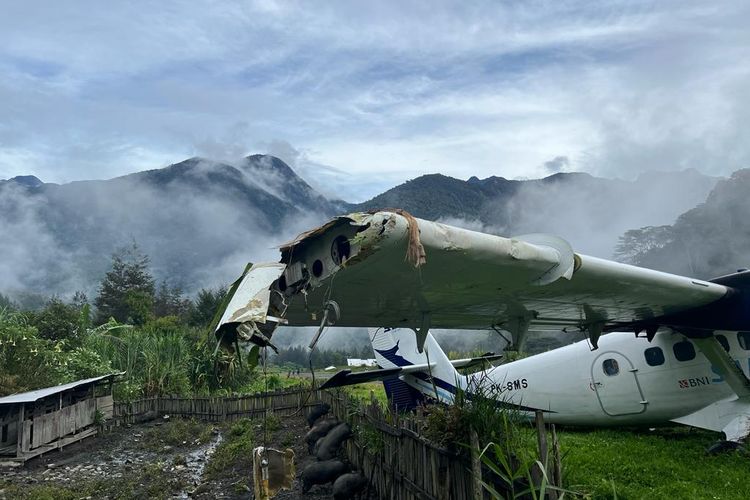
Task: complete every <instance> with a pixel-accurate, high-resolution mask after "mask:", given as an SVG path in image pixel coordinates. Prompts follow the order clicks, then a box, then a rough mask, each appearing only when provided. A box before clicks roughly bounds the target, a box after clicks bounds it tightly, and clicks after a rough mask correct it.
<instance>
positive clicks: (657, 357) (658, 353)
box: [643, 347, 664, 366]
mask: <svg viewBox="0 0 750 500" xmlns="http://www.w3.org/2000/svg"><path fill="white" fill-rule="evenodd" d="M643 357H644V358H646V363H648V366H659V365H663V364H664V351H662V350H661V347H649V348H648V349H646V350H645V351H643Z"/></svg>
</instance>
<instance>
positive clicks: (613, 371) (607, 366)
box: [602, 358, 620, 377]
mask: <svg viewBox="0 0 750 500" xmlns="http://www.w3.org/2000/svg"><path fill="white" fill-rule="evenodd" d="M602 369H603V370H604V374H605V375H608V376H610V377H612V376H614V375H617V374H618V373H620V365H618V364H617V360H616V359H611V358H610V359H605V360H604V363H602Z"/></svg>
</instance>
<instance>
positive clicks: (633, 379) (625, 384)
mask: <svg viewBox="0 0 750 500" xmlns="http://www.w3.org/2000/svg"><path fill="white" fill-rule="evenodd" d="M591 388H592V389H594V391H595V392H596V396H597V398H599V404H600V405H601V407H602V410H603V411H604V413H606V414H607V415H610V416H616V415H633V414H636V413H643V412H644V411H646V405H645V404H644V403H642V401H644V398H643V392H642V391H641V386H640V384H639V383H638V370H637V368H635V366H633V363H631V362H630V360H629V359H628V358H626V357H625V356H624V355H622V354H620V353H619V352H614V351H609V352H605V353H602V354H600V355H599V357H597V358H596V359H595V360H594V364H593V365H592V366H591Z"/></svg>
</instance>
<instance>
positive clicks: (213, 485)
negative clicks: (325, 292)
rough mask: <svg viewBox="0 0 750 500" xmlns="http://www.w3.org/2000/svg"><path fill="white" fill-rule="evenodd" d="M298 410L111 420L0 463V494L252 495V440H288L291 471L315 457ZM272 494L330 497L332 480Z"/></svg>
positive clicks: (275, 444)
mask: <svg viewBox="0 0 750 500" xmlns="http://www.w3.org/2000/svg"><path fill="white" fill-rule="evenodd" d="M307 430H308V428H307V424H306V422H305V420H304V417H303V415H301V414H299V415H296V416H293V417H284V418H272V419H270V420H269V421H268V422H267V427H266V428H264V425H263V422H262V421H261V420H254V421H250V420H240V421H237V422H233V423H225V424H221V425H216V426H215V425H212V424H207V423H203V422H197V421H189V420H180V419H160V420H159V421H154V422H149V423H145V424H140V425H134V426H132V427H123V428H117V429H116V430H114V431H113V432H110V433H107V434H104V435H100V436H96V437H93V438H89V439H86V440H83V441H81V442H79V443H75V444H73V445H71V446H69V447H66V448H65V449H63V450H62V451H60V452H50V453H48V454H46V455H43V456H41V457H38V458H35V459H32V460H30V461H29V462H28V463H27V464H26V465H25V466H24V467H19V468H8V469H0V499H3V500H4V499H8V500H10V499H16V498H39V497H46V498H54V499H55V500H64V499H67V498H71V499H73V498H75V499H79V498H86V497H89V498H146V497H147V498H165V499H169V498H184V499H185V498H198V499H209V498H224V499H249V498H252V496H253V495H252V488H253V482H252V456H251V451H252V449H253V448H254V447H255V446H260V445H263V444H264V441H267V444H268V446H269V447H272V448H278V449H285V448H291V449H292V450H294V453H295V463H296V468H297V476H298V477H299V474H300V473H301V472H302V470H304V468H305V467H306V466H307V465H308V464H310V463H312V462H314V461H315V460H316V459H315V458H314V457H312V456H310V455H309V454H308V453H307V446H306V444H305V442H304V436H305V433H307ZM294 486H295V487H294V489H293V490H292V491H285V492H282V493H280V494H279V495H278V496H277V498H280V499H296V498H332V496H331V495H332V487H331V486H330V485H328V486H314V487H313V488H312V489H311V490H310V491H309V492H308V493H307V494H305V495H302V494H301V491H300V485H299V483H298V481H296V482H295V485H294Z"/></svg>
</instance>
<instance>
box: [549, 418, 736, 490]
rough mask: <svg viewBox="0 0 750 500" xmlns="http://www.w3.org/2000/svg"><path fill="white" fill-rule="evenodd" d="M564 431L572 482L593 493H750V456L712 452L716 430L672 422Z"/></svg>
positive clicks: (562, 438) (567, 469) (569, 481)
mask: <svg viewBox="0 0 750 500" xmlns="http://www.w3.org/2000/svg"><path fill="white" fill-rule="evenodd" d="M559 436H560V441H561V446H562V449H563V452H564V453H565V454H566V457H565V462H564V463H565V471H564V472H565V473H566V474H567V477H566V478H565V479H566V481H565V482H566V485H568V486H569V487H570V488H571V489H573V490H576V491H579V492H581V493H582V494H583V495H585V496H587V497H589V498H597V499H599V498H612V499H614V498H618V499H630V498H653V499H661V498H663V499H672V498H691V499H692V498H694V499H700V498H706V499H709V498H710V499H713V498H750V482H749V481H748V480H747V477H748V471H749V470H750V457H748V456H747V455H743V454H742V453H740V452H731V453H726V454H721V455H716V456H712V455H708V454H706V451H705V449H706V447H707V446H708V445H710V444H711V443H712V442H713V441H715V440H716V439H717V434H715V433H711V432H703V431H696V430H695V429H690V428H687V427H669V428H659V429H656V430H655V431H651V432H650V431H648V430H645V429H632V430H572V429H568V430H566V431H565V432H560V433H559Z"/></svg>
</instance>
